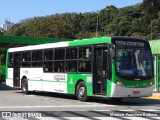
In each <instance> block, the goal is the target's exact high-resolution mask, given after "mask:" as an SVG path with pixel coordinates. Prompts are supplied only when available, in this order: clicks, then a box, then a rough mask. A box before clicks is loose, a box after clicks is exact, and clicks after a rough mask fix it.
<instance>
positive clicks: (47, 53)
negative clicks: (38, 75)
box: [43, 49, 54, 72]
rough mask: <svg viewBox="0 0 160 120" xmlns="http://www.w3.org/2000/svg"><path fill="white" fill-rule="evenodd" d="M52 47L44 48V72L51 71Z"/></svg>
mask: <svg viewBox="0 0 160 120" xmlns="http://www.w3.org/2000/svg"><path fill="white" fill-rule="evenodd" d="M53 67H54V66H53V49H50V50H44V64H43V71H44V72H53Z"/></svg>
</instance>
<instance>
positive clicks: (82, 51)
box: [78, 47, 92, 72]
mask: <svg viewBox="0 0 160 120" xmlns="http://www.w3.org/2000/svg"><path fill="white" fill-rule="evenodd" d="M91 55H92V51H91V47H80V48H79V61H78V71H79V72H91V63H92V62H91V57H92V56H91Z"/></svg>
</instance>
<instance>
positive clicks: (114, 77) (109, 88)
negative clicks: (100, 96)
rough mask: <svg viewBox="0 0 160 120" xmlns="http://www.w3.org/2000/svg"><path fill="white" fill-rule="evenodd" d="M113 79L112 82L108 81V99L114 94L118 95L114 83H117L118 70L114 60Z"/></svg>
mask: <svg viewBox="0 0 160 120" xmlns="http://www.w3.org/2000/svg"><path fill="white" fill-rule="evenodd" d="M111 70H112V77H111V80H107V95H106V96H107V97H111V96H112V94H113V93H114V94H117V91H116V90H115V89H114V86H113V83H116V72H115V71H116V70H115V62H114V60H112V69H111Z"/></svg>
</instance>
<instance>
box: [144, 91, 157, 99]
mask: <svg viewBox="0 0 160 120" xmlns="http://www.w3.org/2000/svg"><path fill="white" fill-rule="evenodd" d="M146 98H149V99H157V100H160V92H153V94H152V96H150V97H146Z"/></svg>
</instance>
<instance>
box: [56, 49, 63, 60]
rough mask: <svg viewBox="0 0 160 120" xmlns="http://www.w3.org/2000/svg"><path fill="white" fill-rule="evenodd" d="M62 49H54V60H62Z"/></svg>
mask: <svg viewBox="0 0 160 120" xmlns="http://www.w3.org/2000/svg"><path fill="white" fill-rule="evenodd" d="M64 53H65V50H64V49H55V60H64V57H65V56H64Z"/></svg>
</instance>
